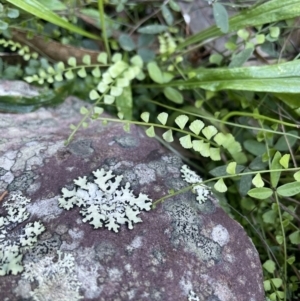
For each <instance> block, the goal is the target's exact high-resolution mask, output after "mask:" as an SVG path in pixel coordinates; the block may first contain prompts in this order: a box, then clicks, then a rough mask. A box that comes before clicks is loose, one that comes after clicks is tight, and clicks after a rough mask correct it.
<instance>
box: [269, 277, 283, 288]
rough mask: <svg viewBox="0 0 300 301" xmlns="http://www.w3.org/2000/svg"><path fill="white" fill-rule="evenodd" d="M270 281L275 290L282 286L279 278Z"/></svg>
mask: <svg viewBox="0 0 300 301" xmlns="http://www.w3.org/2000/svg"><path fill="white" fill-rule="evenodd" d="M271 281H272V283H273V285H274V286H275V287H276V288H280V287H281V285H282V280H281V279H280V278H272V279H271Z"/></svg>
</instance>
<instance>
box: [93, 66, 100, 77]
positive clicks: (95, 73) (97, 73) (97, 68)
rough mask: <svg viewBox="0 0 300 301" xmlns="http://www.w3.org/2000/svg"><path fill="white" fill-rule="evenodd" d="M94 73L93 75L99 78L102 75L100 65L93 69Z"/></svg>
mask: <svg viewBox="0 0 300 301" xmlns="http://www.w3.org/2000/svg"><path fill="white" fill-rule="evenodd" d="M92 75H93V77H96V78H99V77H100V76H101V71H100V68H99V67H95V68H94V69H93V70H92Z"/></svg>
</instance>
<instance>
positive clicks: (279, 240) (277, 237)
mask: <svg viewBox="0 0 300 301" xmlns="http://www.w3.org/2000/svg"><path fill="white" fill-rule="evenodd" d="M276 241H277V242H278V244H279V245H282V244H283V236H282V235H276Z"/></svg>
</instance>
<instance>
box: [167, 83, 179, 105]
mask: <svg viewBox="0 0 300 301" xmlns="http://www.w3.org/2000/svg"><path fill="white" fill-rule="evenodd" d="M163 92H164V95H165V96H166V98H168V99H169V100H171V101H173V102H174V103H177V104H182V103H183V97H182V94H181V93H180V92H179V91H178V90H176V89H174V88H172V87H166V88H164V90H163Z"/></svg>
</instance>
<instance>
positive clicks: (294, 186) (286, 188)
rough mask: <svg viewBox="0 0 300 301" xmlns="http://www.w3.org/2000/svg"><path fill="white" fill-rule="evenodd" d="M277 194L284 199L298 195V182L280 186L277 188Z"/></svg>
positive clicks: (299, 187)
mask: <svg viewBox="0 0 300 301" xmlns="http://www.w3.org/2000/svg"><path fill="white" fill-rule="evenodd" d="M276 191H277V193H278V194H279V195H281V196H284V197H290V196H293V195H297V194H298V193H300V182H292V183H287V184H284V185H281V186H279V187H278V188H277V190H276Z"/></svg>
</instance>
